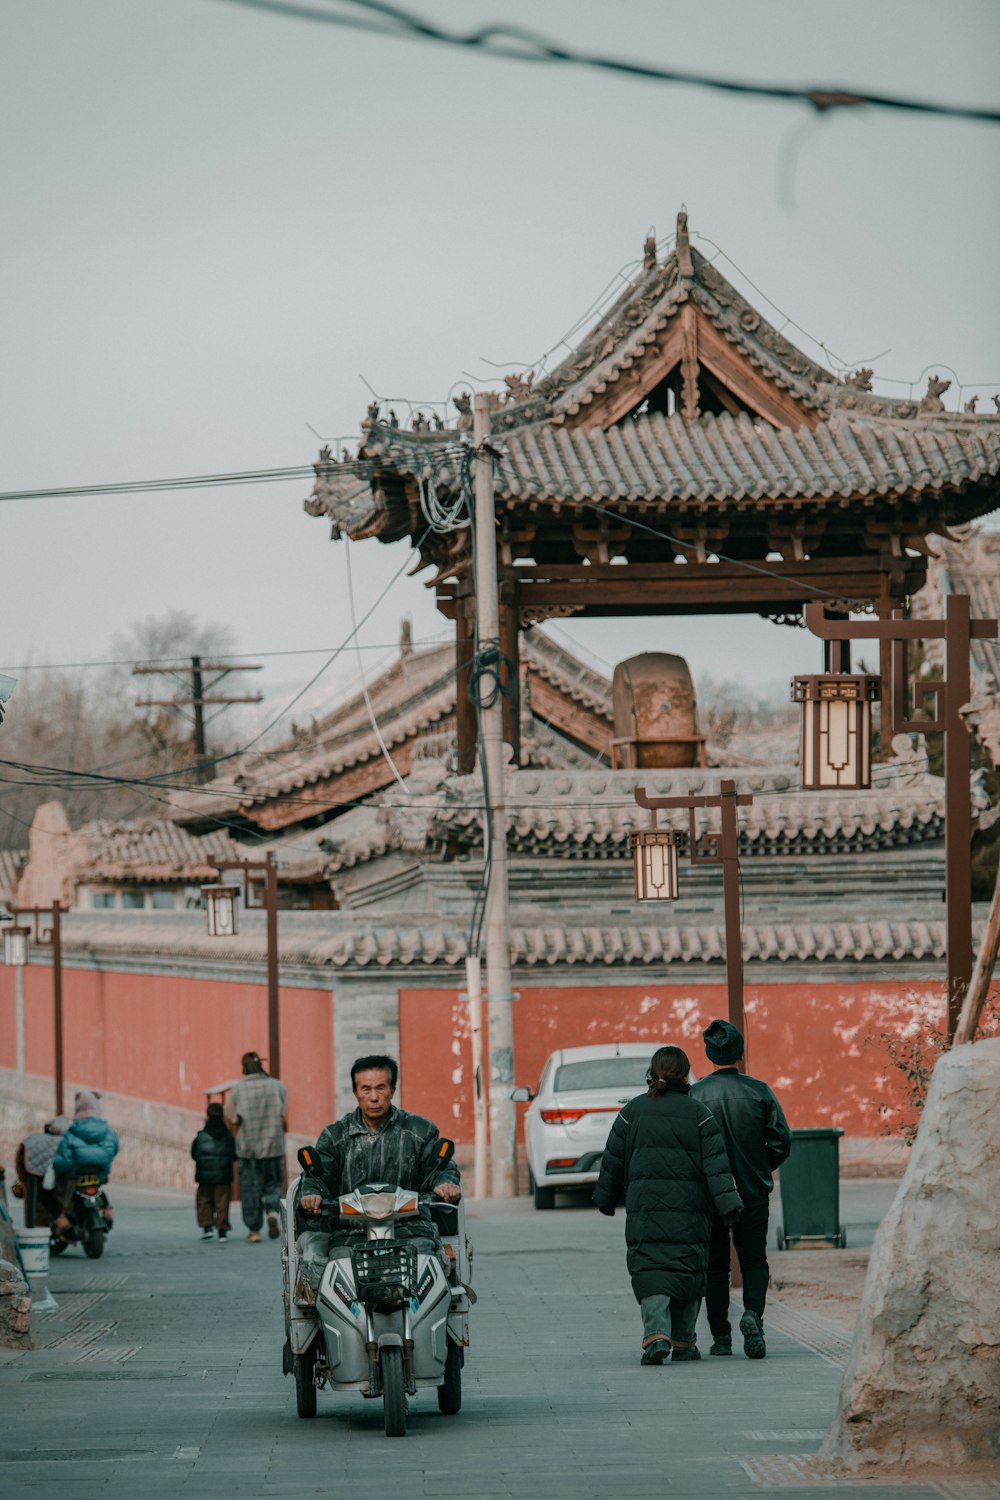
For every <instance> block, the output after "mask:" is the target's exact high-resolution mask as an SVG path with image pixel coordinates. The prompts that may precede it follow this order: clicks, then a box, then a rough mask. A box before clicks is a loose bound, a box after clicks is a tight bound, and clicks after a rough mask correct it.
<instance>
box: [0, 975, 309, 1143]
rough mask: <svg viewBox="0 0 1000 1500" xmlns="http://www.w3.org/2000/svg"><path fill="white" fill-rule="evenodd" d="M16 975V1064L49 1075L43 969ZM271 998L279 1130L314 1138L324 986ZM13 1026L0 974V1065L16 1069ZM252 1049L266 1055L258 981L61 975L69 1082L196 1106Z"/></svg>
mask: <svg viewBox="0 0 1000 1500" xmlns="http://www.w3.org/2000/svg"><path fill="white" fill-rule="evenodd" d="M24 979H25V985H24V998H25V1004H24V1010H25V1028H24V1030H25V1068H26V1071H27V1072H29V1073H36V1074H40V1075H42V1076H49V1077H51V1075H52V1070H53V1025H52V971H51V970H50V969H48V968H42V967H41V966H38V967H35V966H34V965H29V966H28V968H27V969H26V970H25V971H24ZM280 1002H281V1054H282V1056H281V1077H282V1079H283V1081H284V1082H285V1084H286V1085H287V1087H288V1098H289V1119H288V1125H289V1129H290V1130H293V1131H301V1132H302V1133H304V1134H306V1135H313V1134H316V1133H317V1132H318V1131H319V1130H320V1129H322V1127H323V1126H324V1125H326V1124H328V1123H329V1121H330V1120H331V1119H332V1118H333V1108H334V1098H333V1000H332V996H331V994H330V992H329V990H306V989H283V990H282V991H281V992H280ZM15 1025H16V1022H15V976H14V971H13V969H6V968H2V967H0V1066H2V1067H6V1068H13V1067H15V1066H16V1063H17V1054H16V1032H15ZM251 1049H254V1050H256V1051H258V1052H260V1054H261V1055H262V1056H263V1055H265V1054H266V1051H267V991H266V989H265V987H264V985H262V984H249V983H247V984H243V983H233V982H231V981H225V980H209V979H184V978H180V977H177V976H175V975H171V974H155V975H154V974H119V973H105V972H101V971H97V970H91V969H71V968H65V969H64V970H63V1059H64V1071H65V1074H66V1076H67V1078H73V1079H80V1080H85V1081H86V1082H87V1083H89V1084H91V1085H92V1086H93V1087H94V1088H98V1089H108V1090H111V1091H113V1092H116V1093H121V1094H130V1095H133V1096H135V1097H138V1098H145V1099H149V1100H152V1101H155V1102H156V1103H160V1104H177V1105H181V1106H183V1107H184V1108H186V1109H198V1110H200V1109H201V1108H202V1107H203V1105H204V1102H205V1095H204V1090H205V1089H206V1088H209V1087H211V1086H212V1085H213V1084H217V1083H221V1082H224V1081H226V1080H228V1079H231V1078H235V1077H238V1076H239V1072H240V1056H241V1054H242V1053H244V1052H247V1051H250V1050H251ZM67 1102H70V1101H67Z"/></svg>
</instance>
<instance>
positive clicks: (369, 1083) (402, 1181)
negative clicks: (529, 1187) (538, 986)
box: [297, 1054, 462, 1296]
mask: <svg viewBox="0 0 1000 1500" xmlns="http://www.w3.org/2000/svg"><path fill="white" fill-rule="evenodd" d="M398 1078H399V1066H398V1064H397V1062H396V1060H395V1058H392V1057H385V1056H383V1055H381V1054H375V1055H372V1056H368V1057H359V1058H358V1059H357V1061H356V1062H355V1063H354V1065H353V1067H352V1068H351V1086H352V1088H353V1090H354V1097H355V1099H356V1100H357V1101H358V1107H357V1109H354V1110H352V1111H351V1112H350V1113H349V1114H347V1115H344V1117H343V1118H342V1119H340V1120H337V1121H336V1122H335V1123H334V1124H332V1125H328V1126H327V1127H326V1129H325V1130H324V1131H323V1132H322V1134H321V1135H320V1137H319V1140H318V1141H317V1142H316V1149H315V1156H316V1157H317V1159H318V1161H317V1166H316V1168H315V1170H314V1171H313V1172H312V1173H310V1174H306V1175H304V1176H303V1178H302V1181H301V1183H300V1186H299V1196H298V1205H297V1206H298V1210H299V1212H300V1213H301V1214H303V1215H305V1216H307V1217H309V1218H313V1219H315V1218H318V1216H319V1215H320V1214H321V1213H322V1212H323V1200H324V1199H326V1201H327V1203H330V1202H335V1201H336V1200H337V1198H338V1197H340V1195H341V1194H343V1193H350V1192H353V1191H354V1189H355V1188H357V1187H361V1186H362V1185H363V1184H365V1183H371V1182H391V1183H393V1184H395V1185H396V1186H398V1187H401V1188H406V1189H410V1190H412V1191H414V1192H420V1191H423V1192H432V1193H433V1194H434V1195H435V1196H436V1197H438V1198H441V1199H443V1201H444V1202H445V1203H457V1202H458V1200H459V1198H461V1196H462V1189H461V1187H460V1185H459V1183H460V1178H459V1173H458V1168H457V1167H456V1166H455V1164H454V1162H453V1161H448V1162H447V1163H446V1164H444V1165H442V1164H441V1162H440V1160H439V1155H440V1148H441V1137H440V1135H439V1134H438V1129H437V1126H436V1125H435V1124H433V1122H432V1121H430V1120H425V1119H424V1118H423V1116H422V1115H411V1114H408V1113H407V1112H406V1110H402V1109H398V1108H397V1107H396V1106H395V1105H394V1104H393V1102H392V1097H393V1095H394V1093H395V1092H396V1083H397V1080H398ZM342 1225H343V1227H342ZM397 1235H398V1237H399V1238H401V1239H404V1238H405V1239H417V1240H424V1241H430V1242H431V1245H432V1246H433V1247H434V1248H439V1247H440V1238H439V1236H438V1232H437V1229H436V1228H435V1226H434V1222H433V1220H432V1218H431V1216H430V1213H429V1211H428V1210H427V1208H426V1207H421V1211H420V1212H419V1213H417V1214H414V1215H413V1217H412V1219H409V1220H404V1221H401V1222H400V1224H399V1226H398V1228H397ZM350 1238H351V1229H350V1227H349V1226H347V1225H344V1224H343V1221H339V1222H338V1225H337V1230H336V1236H335V1237H334V1236H333V1235H331V1234H330V1233H329V1232H321V1231H320V1230H319V1229H317V1230H313V1231H308V1232H306V1233H305V1234H303V1235H302V1236H301V1237H300V1251H301V1255H302V1267H301V1269H302V1275H303V1279H304V1280H305V1282H306V1283H307V1285H308V1286H309V1287H310V1288H311V1290H312V1292H313V1295H314V1296H315V1291H316V1288H317V1287H318V1285H319V1282H320V1279H321V1277H322V1274H323V1268H324V1266H325V1265H326V1262H327V1259H328V1258H329V1252H330V1248H331V1245H332V1244H333V1243H334V1242H336V1243H338V1244H342V1243H345V1242H346V1241H347V1240H349V1239H350Z"/></svg>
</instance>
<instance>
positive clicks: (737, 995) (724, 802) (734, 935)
mask: <svg viewBox="0 0 1000 1500" xmlns="http://www.w3.org/2000/svg"><path fill="white" fill-rule="evenodd" d="M635 800H636V802H637V803H638V804H639V806H640V807H646V808H649V809H650V811H651V812H652V813H653V826H652V827H651V828H637V829H635V830H634V831H633V832H632V834H631V835H630V837H629V842H630V844H631V846H632V851H633V855H634V859H635V876H636V886H635V893H636V900H638V901H676V900H677V896H678V894H679V883H678V876H677V841H676V836H675V835H674V833H673V831H672V830H670V829H663V828H657V826H656V813H657V810H658V809H659V808H661V807H663V808H666V807H671V808H686V809H687V811H688V814H689V819H690V823H689V827H690V831H691V833H690V854H691V863H692V864H693V865H721V866H722V891H723V908H724V912H725V931H726V985H727V990H728V1000H729V1020H730V1022H731V1024H732V1025H733V1026H735V1027H737V1028H738V1030H739V1031H740V1033H741V1035H742V1034H743V1029H744V1028H743V935H742V932H741V930H740V869H739V852H740V847H739V822H738V820H737V813H736V809H737V807H748V806H750V804H751V803H752V802H753V798H752V797H751V796H750V795H749V793H740V794H739V795H737V792H736V783H735V781H729V780H724V781H720V782H719V795H718V796H716V797H713V796H709V795H707V794H706V795H703V796H692V797H650V796H649V795H648V793H647V792H646V791H645V790H644V789H643V788H642V787H636V790H635ZM708 807H717V808H719V809H720V815H721V816H720V829H719V832H718V833H703V834H700V835H699V833H698V831H697V828H696V827H695V813H696V812H697V810H698V809H699V808H708Z"/></svg>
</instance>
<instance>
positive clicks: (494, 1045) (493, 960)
mask: <svg viewBox="0 0 1000 1500" xmlns="http://www.w3.org/2000/svg"><path fill="white" fill-rule="evenodd" d="M472 436H473V442H474V444H475V449H476V656H477V665H478V666H479V668H480V672H479V674H478V675H477V679H476V680H477V682H481V681H482V674H481V668H482V664H483V660H484V654H485V655H486V657H487V659H488V657H489V655H490V654H491V653H492V655H493V658H494V661H495V663H496V666H495V670H496V674H497V675H496V682H497V689H496V691H495V692H493V693H491V694H489V695H488V699H487V701H486V702H485V703H482V704H481V705H480V707H479V725H480V733H481V735H482V739H483V760H484V762H485V768H486V775H485V780H486V801H487V804H488V806H487V813H486V822H487V824H488V828H487V834H488V838H489V845H488V850H489V861H490V875H489V887H488V889H487V893H486V923H485V926H486V997H485V998H486V1001H487V1003H488V1006H489V1010H488V1013H487V1014H488V1028H487V1036H488V1038H489V1051H490V1191H491V1193H492V1194H493V1196H494V1197H495V1198H512V1197H513V1196H514V1166H515V1158H514V1151H515V1142H514V1131H515V1127H516V1114H515V1110H514V1103H513V1101H512V1099H511V1097H510V1095H511V1090H512V1089H513V1087H514V1011H513V1002H514V997H513V994H512V992H511V977H510V916H509V906H508V891H507V812H506V808H505V806H504V784H503V759H504V757H503V699H502V696H501V693H500V690H499V685H500V681H501V661H500V594H499V589H498V586H497V546H496V518H495V515H494V510H493V456H492V453H491V451H490V443H489V438H490V408H489V399H488V397H487V396H485V395H482V394H480V395H478V396H476V398H475V403H474V406H473V430H472Z"/></svg>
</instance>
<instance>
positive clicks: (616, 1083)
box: [552, 1057, 649, 1094]
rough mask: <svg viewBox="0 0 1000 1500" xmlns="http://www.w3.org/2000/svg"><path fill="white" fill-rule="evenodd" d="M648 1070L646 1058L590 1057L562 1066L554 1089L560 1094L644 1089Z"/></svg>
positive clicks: (554, 1081)
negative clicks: (594, 1090) (575, 1090)
mask: <svg viewBox="0 0 1000 1500" xmlns="http://www.w3.org/2000/svg"><path fill="white" fill-rule="evenodd" d="M648 1067H649V1059H648V1058H646V1057H588V1058H586V1059H585V1060H584V1061H583V1062H571V1063H563V1065H562V1067H561V1068H557V1069H556V1076H555V1079H554V1080H553V1084H552V1087H553V1090H554V1091H555V1093H557V1094H564V1093H566V1092H567V1090H569V1089H641V1088H642V1087H643V1085H644V1084H645V1082H646V1071H647V1069H648Z"/></svg>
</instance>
